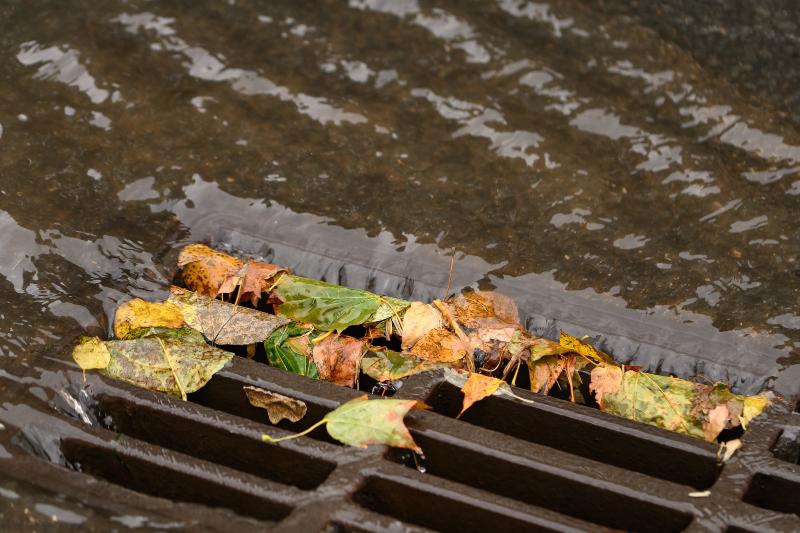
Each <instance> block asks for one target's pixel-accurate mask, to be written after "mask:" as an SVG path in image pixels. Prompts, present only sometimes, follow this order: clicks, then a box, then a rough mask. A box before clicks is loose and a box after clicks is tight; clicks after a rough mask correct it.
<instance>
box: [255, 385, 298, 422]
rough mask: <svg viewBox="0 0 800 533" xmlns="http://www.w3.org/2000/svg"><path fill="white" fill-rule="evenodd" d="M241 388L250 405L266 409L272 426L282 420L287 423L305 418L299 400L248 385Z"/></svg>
mask: <svg viewBox="0 0 800 533" xmlns="http://www.w3.org/2000/svg"><path fill="white" fill-rule="evenodd" d="M242 388H243V389H244V393H245V394H246V395H247V401H248V402H250V405H252V406H254V407H260V408H262V409H266V411H267V416H268V417H269V421H270V422H271V423H272V424H277V423H279V422H280V421H281V420H283V419H284V418H285V419H287V420H289V422H297V421H298V420H300V419H301V418H303V417H304V416H306V409H307V408H306V404H305V403H304V402H301V401H300V400H296V399H294V398H290V397H288V396H284V395H283V394H278V393H277V392H272V391H268V390H264V389H262V388H259V387H253V386H250V385H247V386H245V387H242Z"/></svg>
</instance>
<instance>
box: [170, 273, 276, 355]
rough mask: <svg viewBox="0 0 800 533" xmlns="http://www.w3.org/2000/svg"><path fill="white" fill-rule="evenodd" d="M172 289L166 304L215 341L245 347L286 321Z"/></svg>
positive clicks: (262, 338)
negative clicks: (172, 306) (176, 309)
mask: <svg viewBox="0 0 800 533" xmlns="http://www.w3.org/2000/svg"><path fill="white" fill-rule="evenodd" d="M171 291H172V294H171V295H170V297H169V299H168V303H170V304H173V305H174V306H176V307H177V308H178V309H180V311H181V313H182V315H183V318H184V320H185V321H186V323H187V324H188V325H189V326H191V327H192V328H194V329H196V330H198V331H200V332H202V333H203V335H204V336H205V337H206V339H208V341H209V342H211V343H214V344H223V345H237V346H244V345H248V344H253V343H257V342H263V341H264V340H266V339H267V338H268V337H269V336H270V335H271V334H272V332H274V331H275V330H276V329H278V328H279V327H281V326H283V325H285V324H287V323H288V322H289V321H288V320H286V319H285V318H281V317H277V316H275V315H271V314H269V313H264V312H261V311H257V310H255V309H250V308H247V307H241V306H238V305H233V304H229V303H225V302H222V301H220V300H215V299H213V298H209V297H208V296H204V295H202V294H199V293H196V292H192V291H187V290H185V289H180V288H178V287H172V289H171Z"/></svg>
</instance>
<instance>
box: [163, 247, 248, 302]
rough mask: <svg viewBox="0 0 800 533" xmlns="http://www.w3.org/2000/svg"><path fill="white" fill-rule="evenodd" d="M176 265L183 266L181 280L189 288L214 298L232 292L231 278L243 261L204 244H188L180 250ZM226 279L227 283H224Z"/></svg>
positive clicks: (234, 275) (235, 275)
mask: <svg viewBox="0 0 800 533" xmlns="http://www.w3.org/2000/svg"><path fill="white" fill-rule="evenodd" d="M178 266H179V267H183V273H182V277H183V282H184V284H185V285H186V287H188V288H189V289H192V290H194V291H197V292H199V293H201V294H205V295H206V296H210V297H212V298H216V296H217V295H218V294H221V293H227V292H233V289H234V288H235V287H236V284H235V283H234V285H233V287H230V286H229V285H230V283H231V281H229V280H230V279H231V278H233V279H236V278H237V273H238V272H239V270H241V268H242V266H243V263H242V261H240V260H239V259H236V258H235V257H231V256H230V255H227V254H223V253H221V252H217V251H216V250H212V249H211V248H209V247H208V246H206V245H204V244H190V245H188V246H186V247H184V248H183V250H181V253H180V255H179V256H178ZM226 281H227V285H224V284H225V283H226Z"/></svg>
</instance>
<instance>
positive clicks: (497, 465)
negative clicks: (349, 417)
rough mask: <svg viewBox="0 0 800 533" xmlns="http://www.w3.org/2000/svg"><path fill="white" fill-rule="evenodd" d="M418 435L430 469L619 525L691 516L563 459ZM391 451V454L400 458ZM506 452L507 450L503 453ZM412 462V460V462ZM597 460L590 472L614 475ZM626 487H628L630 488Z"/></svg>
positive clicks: (675, 526) (666, 526) (662, 523)
mask: <svg viewBox="0 0 800 533" xmlns="http://www.w3.org/2000/svg"><path fill="white" fill-rule="evenodd" d="M412 434H413V436H414V440H415V441H416V442H417V443H418V444H419V445H420V446H421V447H422V449H423V450H425V468H426V472H427V475H433V476H439V477H443V478H445V479H448V480H450V481H455V482H457V483H463V484H465V485H468V486H472V487H475V488H478V489H481V490H485V491H488V492H492V493H494V494H499V495H502V496H505V497H508V498H512V499H515V500H519V501H523V502H525V503H529V504H531V505H536V506H540V507H544V508H547V509H550V510H552V511H555V512H558V513H560V514H564V515H569V516H573V517H575V518H579V519H581V520H586V521H589V522H593V523H596V524H601V525H604V526H607V527H610V528H614V529H622V530H642V529H647V527H648V525H649V524H652V523H653V521H655V522H656V523H658V524H659V527H660V528H663V530H665V531H680V530H681V529H682V528H683V527H684V526H685V525H686V524H687V523H688V521H689V520H690V517H688V516H687V515H684V514H682V513H680V512H679V511H676V510H675V509H670V508H667V507H662V506H660V505H656V504H653V503H651V502H649V501H646V500H645V499H640V498H638V497H637V496H638V494H637V491H636V490H635V488H630V489H628V487H624V488H623V490H620V491H613V492H612V491H610V490H608V489H606V488H602V487H599V486H597V485H599V484H600V482H597V485H595V484H594V483H595V480H594V479H586V478H585V476H584V479H582V480H580V479H575V478H576V477H577V476H576V475H575V474H574V473H573V472H571V471H569V470H566V469H560V468H559V465H558V464H548V465H540V464H536V463H534V462H532V461H530V460H526V459H525V458H523V457H518V458H515V459H510V458H509V459H507V458H503V457H499V456H496V455H492V451H491V450H488V449H486V448H483V449H480V448H479V449H472V448H471V447H467V446H459V445H456V444H453V443H452V442H444V441H442V440H439V439H438V438H436V437H431V436H429V435H426V434H425V433H421V432H416V431H413V430H412ZM396 453H397V452H395V451H390V457H392V456H394V457H395V458H397V457H398V456H397V455H396ZM503 455H506V454H503ZM409 466H412V465H410V464H409ZM604 467H605V465H598V468H597V469H595V470H596V471H595V472H591V473H590V472H589V471H588V470H587V472H586V476H590V475H593V476H595V477H596V478H597V479H602V477H601V476H602V475H603V474H604V473H605V474H606V475H607V477H613V474H612V473H611V472H603V471H602V470H603V468H604ZM625 492H628V494H626V493H625Z"/></svg>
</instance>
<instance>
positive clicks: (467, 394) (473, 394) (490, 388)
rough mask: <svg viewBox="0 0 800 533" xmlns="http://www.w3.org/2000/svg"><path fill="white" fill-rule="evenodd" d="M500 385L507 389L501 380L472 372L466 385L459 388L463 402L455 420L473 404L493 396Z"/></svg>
mask: <svg viewBox="0 0 800 533" xmlns="http://www.w3.org/2000/svg"><path fill="white" fill-rule="evenodd" d="M502 385H505V386H506V387H508V384H506V382H505V381H503V380H502V379H497V378H493V377H491V376H484V375H483V374H476V373H474V372H472V373H470V375H469V378H467V381H466V383H464V386H463V387H461V392H463V393H464V402H463V404H462V407H461V412H460V413H458V416H457V417H456V418H459V417H460V416H461V415H463V414H464V411H466V410H467V409H469V408H470V407H471V406H472V404H473V403H475V402H477V401H480V400H482V399H484V398H486V397H487V396H491V395H492V394H494V392H495V391H496V390H497V389H498V388H499V387H501V386H502Z"/></svg>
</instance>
